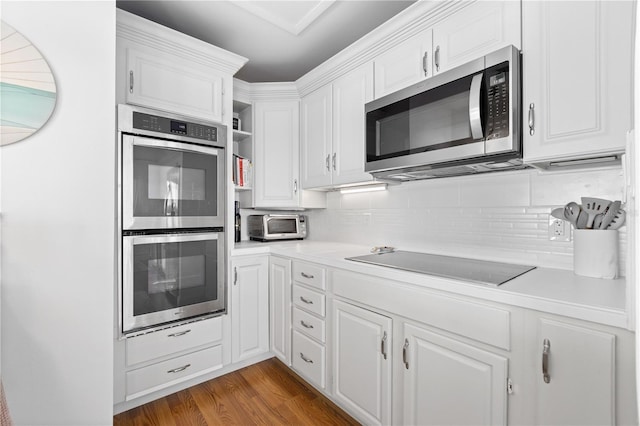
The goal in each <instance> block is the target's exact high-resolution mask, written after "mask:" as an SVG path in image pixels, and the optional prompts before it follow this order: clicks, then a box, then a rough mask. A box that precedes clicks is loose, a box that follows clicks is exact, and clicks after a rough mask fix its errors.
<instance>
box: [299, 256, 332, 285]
mask: <svg viewBox="0 0 640 426" xmlns="http://www.w3.org/2000/svg"><path fill="white" fill-rule="evenodd" d="M292 268H293V280H294V281H298V282H299V283H303V284H306V285H308V286H311V287H315V288H318V289H320V290H324V289H325V287H326V279H325V276H326V270H325V269H324V268H323V267H321V266H318V265H312V264H311V263H305V262H295V261H294V262H293V266H292Z"/></svg>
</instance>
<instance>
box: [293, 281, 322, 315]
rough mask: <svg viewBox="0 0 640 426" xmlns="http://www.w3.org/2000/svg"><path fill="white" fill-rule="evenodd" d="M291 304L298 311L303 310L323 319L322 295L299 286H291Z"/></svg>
mask: <svg viewBox="0 0 640 426" xmlns="http://www.w3.org/2000/svg"><path fill="white" fill-rule="evenodd" d="M292 297H293V304H294V305H295V306H297V307H299V308H300V309H304V310H305V311H307V312H311V313H312V314H315V315H319V316H321V317H322V318H324V315H325V296H324V294H322V293H318V292H317V291H314V290H311V289H308V288H306V287H303V286H300V285H298V284H294V285H293V296H292Z"/></svg>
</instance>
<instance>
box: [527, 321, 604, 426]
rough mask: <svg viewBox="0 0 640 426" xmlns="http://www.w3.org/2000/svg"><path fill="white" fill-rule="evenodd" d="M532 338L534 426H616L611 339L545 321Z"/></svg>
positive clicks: (566, 324)
mask: <svg viewBox="0 0 640 426" xmlns="http://www.w3.org/2000/svg"><path fill="white" fill-rule="evenodd" d="M536 336H537V343H538V345H537V348H536V347H533V348H532V349H531V350H530V355H531V356H532V360H533V362H534V363H535V367H534V368H532V369H531V371H533V372H535V414H534V415H535V424H539V425H550V424H553V425H606V424H609V425H613V424H616V383H615V377H616V376H615V370H616V336H615V335H614V334H611V333H607V332H602V331H598V330H595V329H592V328H587V327H584V326H583V325H575V324H571V323H568V322H563V321H558V320H555V319H551V318H544V317H543V318H539V319H538V320H537V334H536ZM536 349H537V350H536ZM532 367H533V366H532Z"/></svg>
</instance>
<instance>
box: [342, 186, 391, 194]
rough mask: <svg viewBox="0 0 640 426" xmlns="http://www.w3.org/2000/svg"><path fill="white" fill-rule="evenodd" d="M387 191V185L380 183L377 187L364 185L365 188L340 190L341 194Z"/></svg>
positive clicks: (357, 187)
mask: <svg viewBox="0 0 640 426" xmlns="http://www.w3.org/2000/svg"><path fill="white" fill-rule="evenodd" d="M386 189H387V184H386V183H380V184H377V185H363V186H356V187H351V188H341V189H340V193H341V194H354V193H357V192H374V191H385V190H386Z"/></svg>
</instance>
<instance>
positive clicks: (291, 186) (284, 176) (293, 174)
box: [253, 100, 300, 207]
mask: <svg viewBox="0 0 640 426" xmlns="http://www.w3.org/2000/svg"><path fill="white" fill-rule="evenodd" d="M298 108H299V103H298V101H295V100H293V101H256V102H255V104H254V110H253V112H254V117H255V118H254V119H255V123H254V124H255V126H254V140H255V144H254V168H253V170H254V179H253V181H254V205H255V207H296V206H298V204H299V188H298V187H299V182H298V178H299V177H298V176H299V172H298V170H299V167H298V164H299V160H298V153H299V148H298V140H299V134H298V132H299V126H300V125H299V114H300V113H299V110H298Z"/></svg>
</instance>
